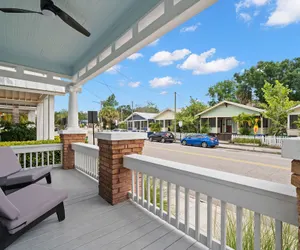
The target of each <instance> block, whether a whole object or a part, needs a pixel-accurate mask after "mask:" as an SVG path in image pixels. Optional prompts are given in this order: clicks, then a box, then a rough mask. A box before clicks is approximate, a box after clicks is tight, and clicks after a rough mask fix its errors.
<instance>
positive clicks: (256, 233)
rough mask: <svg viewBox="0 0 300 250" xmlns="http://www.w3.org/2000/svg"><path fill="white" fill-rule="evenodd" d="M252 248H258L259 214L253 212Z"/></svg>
mask: <svg viewBox="0 0 300 250" xmlns="http://www.w3.org/2000/svg"><path fill="white" fill-rule="evenodd" d="M254 249H255V250H259V249H260V214H259V213H254Z"/></svg>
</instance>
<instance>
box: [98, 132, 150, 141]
mask: <svg viewBox="0 0 300 250" xmlns="http://www.w3.org/2000/svg"><path fill="white" fill-rule="evenodd" d="M95 137H96V138H97V139H100V140H106V141H127V140H146V139H147V133H143V132H99V133H96V134H95Z"/></svg>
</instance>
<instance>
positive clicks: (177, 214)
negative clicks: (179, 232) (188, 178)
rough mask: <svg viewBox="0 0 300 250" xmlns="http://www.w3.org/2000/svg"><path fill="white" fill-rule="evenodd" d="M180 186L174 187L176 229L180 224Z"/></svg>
mask: <svg viewBox="0 0 300 250" xmlns="http://www.w3.org/2000/svg"><path fill="white" fill-rule="evenodd" d="M179 212H180V186H179V185H176V227H177V228H179V222H180V218H179V217H180V213H179Z"/></svg>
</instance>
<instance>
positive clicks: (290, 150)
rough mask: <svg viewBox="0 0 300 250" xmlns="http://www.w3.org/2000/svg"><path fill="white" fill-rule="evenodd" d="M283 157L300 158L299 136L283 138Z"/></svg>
mask: <svg viewBox="0 0 300 250" xmlns="http://www.w3.org/2000/svg"><path fill="white" fill-rule="evenodd" d="M281 157H283V158H288V159H294V160H300V139H299V138H298V137H297V138H287V139H283V141H282V149H281Z"/></svg>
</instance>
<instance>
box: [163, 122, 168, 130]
mask: <svg viewBox="0 0 300 250" xmlns="http://www.w3.org/2000/svg"><path fill="white" fill-rule="evenodd" d="M163 124H164V125H163V126H164V128H163V131H168V130H167V129H166V120H164V121H163Z"/></svg>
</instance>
